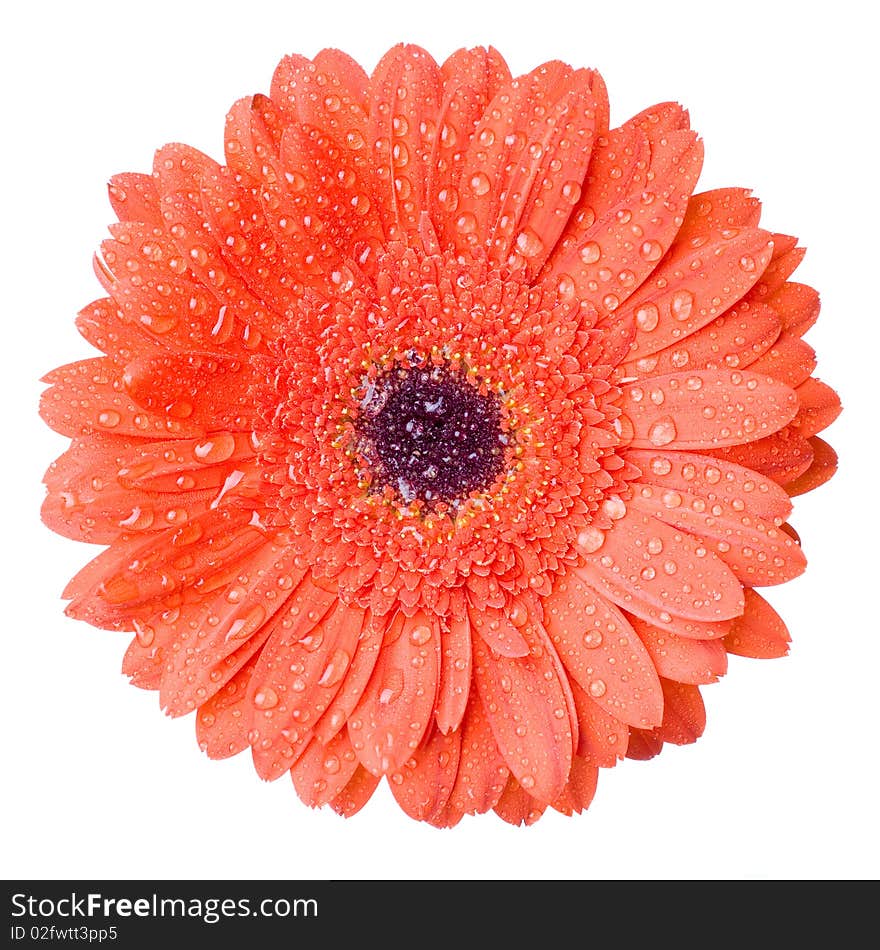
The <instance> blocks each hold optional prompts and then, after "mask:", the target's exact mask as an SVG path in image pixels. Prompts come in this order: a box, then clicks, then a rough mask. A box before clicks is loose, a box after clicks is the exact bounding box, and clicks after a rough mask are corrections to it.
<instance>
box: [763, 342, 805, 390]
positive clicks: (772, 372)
mask: <svg viewBox="0 0 880 950" xmlns="http://www.w3.org/2000/svg"><path fill="white" fill-rule="evenodd" d="M815 368H816V351H815V350H814V349H813V348H812V347H811V346H810V345H809V344H808V343H804V341H803V340H801V339H799V338H798V337H797V336H793V335H791V334H785V333H784V334H783V335H782V336H780V337H779V339H778V340H777V341H776V342H775V343H774V344H773V345H772V346H771V347H770V349H768V350H767V351H766V352H765V353H762V354H761V356H760V357H759V358H758V359H757V360H755V362H754V363H752V364H750V367H749V369H750V371H751V372H753V373H766V375H767V376H772V377H773V378H774V379H778V380H779V381H780V382H781V383H785V385H786V386H791V387H792V389H794V388H795V387H797V386H800V384H801V383H802V382H804V380H806V379H809V377H810V374H811V373H812V372H813V370H814V369H815Z"/></svg>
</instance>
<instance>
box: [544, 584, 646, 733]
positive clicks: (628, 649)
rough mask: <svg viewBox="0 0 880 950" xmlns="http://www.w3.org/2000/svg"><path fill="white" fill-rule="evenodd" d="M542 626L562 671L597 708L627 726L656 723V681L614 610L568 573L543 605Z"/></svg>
mask: <svg viewBox="0 0 880 950" xmlns="http://www.w3.org/2000/svg"><path fill="white" fill-rule="evenodd" d="M544 624H545V626H546V628H547V632H548V633H549V634H550V638H551V640H552V641H553V644H554V646H555V647H556V650H557V652H558V653H559V657H560V659H561V660H562V662H563V663H564V664H565V667H566V669H567V670H568V672H569V673H570V674H571V676H572V678H573V679H574V680H575V682H577V683H578V685H579V686H580V687H581V688H582V689H584V690H585V691H586V692H587V693H588V694H589V695H590V696H591V697H592V699H593V700H594V701H595V702H596V704H597V705H599V706H601V707H602V708H603V709H604V710H605V711H606V712H608V713H609V714H610V715H612V716H615V717H616V718H617V719H619V720H620V721H621V722H625V723H629V724H630V725H634V726H641V727H650V726H652V725H656V724H658V723H659V722H660V719H661V717H662V715H663V700H662V696H661V693H660V681H659V680H658V678H657V673H656V671H655V669H654V665H653V663H652V662H651V658H650V656H649V655H648V653H647V651H646V650H645V648H644V647H643V646H642V643H641V641H640V640H639V638H638V636H636V633H635V631H634V630H633V628H632V627H631V626H630V624H629V622H628V621H627V619H626V617H624V615H623V613H622V612H621V611H620V610H619V609H618V608H617V607H615V606H614V605H613V604H611V603H609V602H608V601H607V600H605V598H604V597H602V596H601V595H600V594H598V593H597V592H596V590H595V589H594V588H593V587H591V586H590V585H589V584H586V583H585V582H584V581H583V580H582V579H581V578H580V577H578V575H577V574H575V573H573V572H569V573H568V574H566V575H563V576H561V577H560V578H558V579H557V581H556V583H555V584H554V587H553V593H552V594H550V596H549V597H547V598H545V600H544Z"/></svg>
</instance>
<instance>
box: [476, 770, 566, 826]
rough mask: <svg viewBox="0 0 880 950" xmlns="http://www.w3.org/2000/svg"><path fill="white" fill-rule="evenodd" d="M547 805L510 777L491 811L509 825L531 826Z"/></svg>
mask: <svg viewBox="0 0 880 950" xmlns="http://www.w3.org/2000/svg"><path fill="white" fill-rule="evenodd" d="M560 794H561V793H560ZM547 804H548V803H547V802H545V801H543V800H540V799H537V798H534V797H533V796H532V795H530V794H529V793H528V792H527V791H526V790H525V789H524V788H523V787H522V785H520V783H519V782H518V781H517V780H516V779H515V778H514V777H513V776H512V775H511V776H510V778H508V780H507V785H505V787H504V791H503V792H502V793H501V797H500V798H499V799H498V801H497V803H496V804H495V807H494V809H493V811H494V812H495V814H496V815H498V817H499V818H502V819H503V820H504V821H506V822H507V823H508V824H509V825H533V824H534V823H535V822H536V821H537V820H538V819H539V818H540V817H541V815H543V814H544V812H545V811H546V810H547Z"/></svg>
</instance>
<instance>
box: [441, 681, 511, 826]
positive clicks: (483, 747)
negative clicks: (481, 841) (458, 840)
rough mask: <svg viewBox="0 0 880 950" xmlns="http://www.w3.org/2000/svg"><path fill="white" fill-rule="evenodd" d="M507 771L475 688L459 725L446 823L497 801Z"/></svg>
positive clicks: (480, 810)
mask: <svg viewBox="0 0 880 950" xmlns="http://www.w3.org/2000/svg"><path fill="white" fill-rule="evenodd" d="M509 774H510V772H509V770H508V768H507V765H506V764H505V761H504V757H503V756H502V754H501V752H500V750H499V749H498V745H497V744H496V742H495V738H494V736H493V734H492V729H491V727H490V724H489V719H488V717H487V715H486V712H485V710H484V708H483V704H482V702H481V701H480V698H479V696H478V695H477V693H476V691H471V695H470V697H469V700H468V707H467V712H466V714H465V717H464V720H463V721H462V726H461V748H460V753H459V760H458V774H457V775H456V777H455V783H454V785H453V787H452V792H451V794H450V796H449V799H448V801H447V803H446V809H445V811H446V819H447V823H449V824H454V823H455V821H456V820H457V817H456V816H459V817H460V816H461V815H474V814H483V812H487V811H489V810H490V809H491V808H493V807H494V806H495V804H496V803H497V802H498V799H499V798H500V797H501V794H502V792H503V791H504V787H505V785H506V784H507V777H508V775H509Z"/></svg>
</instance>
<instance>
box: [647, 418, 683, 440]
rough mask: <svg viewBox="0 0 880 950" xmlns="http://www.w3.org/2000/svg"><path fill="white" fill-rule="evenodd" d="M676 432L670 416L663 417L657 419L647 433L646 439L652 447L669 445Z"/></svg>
mask: <svg viewBox="0 0 880 950" xmlns="http://www.w3.org/2000/svg"><path fill="white" fill-rule="evenodd" d="M677 434H678V433H677V431H676V428H675V422H674V420H673V419H672V417H671V416H664V417H663V418H662V419H658V420H657V421H656V422H655V423H654V424H653V425H652V426H651V428H650V430H649V431H648V439H649V440H650V442H651V444H652V445H669V443H670V442H672V441H674V439H675V437H676V435H677Z"/></svg>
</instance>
